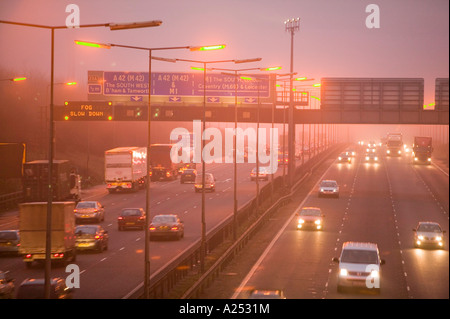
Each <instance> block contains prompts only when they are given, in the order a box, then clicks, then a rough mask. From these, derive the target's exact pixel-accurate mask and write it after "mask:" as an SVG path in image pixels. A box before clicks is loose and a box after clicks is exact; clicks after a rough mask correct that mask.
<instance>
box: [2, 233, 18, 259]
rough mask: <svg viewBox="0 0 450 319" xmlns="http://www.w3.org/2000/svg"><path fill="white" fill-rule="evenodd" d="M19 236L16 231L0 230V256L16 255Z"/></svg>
mask: <svg viewBox="0 0 450 319" xmlns="http://www.w3.org/2000/svg"><path fill="white" fill-rule="evenodd" d="M19 246H20V234H19V231H18V230H0V255H1V254H18V253H19Z"/></svg>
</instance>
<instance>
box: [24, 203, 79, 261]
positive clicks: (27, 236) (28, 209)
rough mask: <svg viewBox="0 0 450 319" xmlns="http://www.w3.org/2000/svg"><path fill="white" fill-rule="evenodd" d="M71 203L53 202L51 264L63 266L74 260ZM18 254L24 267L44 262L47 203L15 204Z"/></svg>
mask: <svg viewBox="0 0 450 319" xmlns="http://www.w3.org/2000/svg"><path fill="white" fill-rule="evenodd" d="M74 208H75V202H53V203H52V222H51V251H50V256H51V260H52V261H58V262H61V263H63V264H67V263H68V262H69V261H70V262H74V261H75V260H76V247H75V215H74V213H73V210H74ZM19 231H20V246H19V254H20V255H21V256H23V261H24V262H25V264H26V266H27V267H31V266H32V263H33V262H41V263H43V262H45V258H46V248H47V247H46V246H47V202H31V203H22V204H20V205H19Z"/></svg>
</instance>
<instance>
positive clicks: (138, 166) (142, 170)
mask: <svg viewBox="0 0 450 319" xmlns="http://www.w3.org/2000/svg"><path fill="white" fill-rule="evenodd" d="M146 177H147V148H146V147H117V148H114V149H111V150H107V151H105V182H106V189H107V190H108V192H110V193H113V192H116V191H124V190H129V191H137V190H139V189H140V188H144V187H145V183H146V181H147V178H146Z"/></svg>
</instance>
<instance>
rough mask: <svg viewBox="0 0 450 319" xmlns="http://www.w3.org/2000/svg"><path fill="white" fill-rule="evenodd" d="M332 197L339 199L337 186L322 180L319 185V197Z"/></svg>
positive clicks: (330, 181)
mask: <svg viewBox="0 0 450 319" xmlns="http://www.w3.org/2000/svg"><path fill="white" fill-rule="evenodd" d="M322 196H334V197H337V198H339V185H338V183H337V182H336V181H334V180H323V181H322V182H321V183H320V185H319V197H322Z"/></svg>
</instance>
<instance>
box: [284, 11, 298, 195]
mask: <svg viewBox="0 0 450 319" xmlns="http://www.w3.org/2000/svg"><path fill="white" fill-rule="evenodd" d="M284 26H285V30H286V32H289V33H290V34H291V67H290V71H289V72H290V73H291V74H292V73H294V34H295V32H296V31H298V30H300V18H295V19H289V20H286V21H284ZM292 82H293V77H292V76H291V77H290V79H289V112H288V175H289V178H288V185H289V188H290V187H292V185H293V181H294V175H295V123H294V91H293V87H292ZM283 152H284V150H283Z"/></svg>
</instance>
